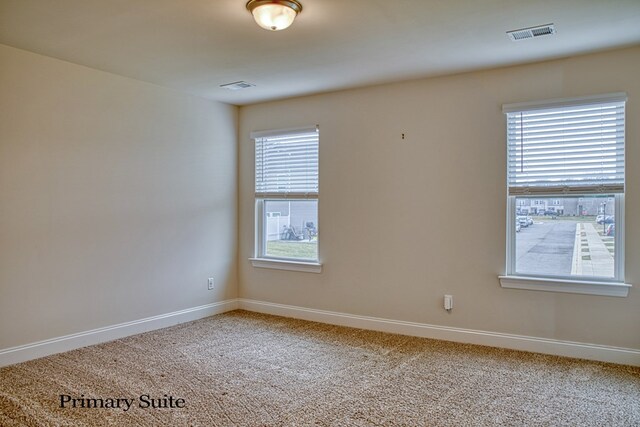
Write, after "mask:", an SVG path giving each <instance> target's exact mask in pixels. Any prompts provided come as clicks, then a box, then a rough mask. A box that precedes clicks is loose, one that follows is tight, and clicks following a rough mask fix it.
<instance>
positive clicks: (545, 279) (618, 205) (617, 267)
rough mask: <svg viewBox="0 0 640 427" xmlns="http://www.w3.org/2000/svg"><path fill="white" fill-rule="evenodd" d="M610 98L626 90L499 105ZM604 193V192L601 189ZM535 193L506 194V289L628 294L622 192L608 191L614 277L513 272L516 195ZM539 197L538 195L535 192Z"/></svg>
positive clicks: (622, 97) (512, 107)
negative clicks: (612, 202)
mask: <svg viewBox="0 0 640 427" xmlns="http://www.w3.org/2000/svg"><path fill="white" fill-rule="evenodd" d="M613 100H624V101H626V94H623V93H616V94H609V95H596V96H588V97H580V98H570V99H557V100H549V101H539V102H538V101H536V102H530V103H520V104H507V105H504V106H503V111H504V112H505V113H506V112H512V111H518V110H520V111H523V110H527V109H528V108H531V109H535V108H545V107H547V108H551V107H561V106H563V105H576V104H580V103H582V104H587V103H598V102H602V103H604V102H611V101H613ZM605 194H606V193H605ZM544 196H545V197H549V198H553V197H556V198H563V197H564V198H567V197H574V196H575V197H586V196H587V194H579V193H578V194H566V193H564V194H563V192H556V193H555V194H554V193H548V194H545V195H544ZM534 197H535V196H530V197H527V196H526V195H519V196H515V195H509V194H507V218H508V220H507V221H506V225H507V230H506V235H507V245H506V267H505V270H506V272H505V274H504V275H501V276H499V280H500V286H501V287H503V288H508V289H525V290H534V291H549V292H562V293H575V294H586V295H602V296H613V297H626V296H628V293H629V289H630V288H631V285H630V284H627V283H624V263H625V261H624V252H625V251H624V247H625V242H624V236H625V233H624V225H625V218H624V213H625V210H624V192H623V193H618V194H615V195H612V197H614V200H615V215H616V228H615V242H616V243H615V254H614V263H615V264H614V278H612V279H607V278H593V279H591V278H589V277H582V276H577V277H575V278H573V277H569V276H551V275H542V274H540V275H529V274H517V273H516V226H515V221H514V220H513V219H515V218H516V209H517V208H516V198H518V199H520V200H522V199H523V198H531V199H533V198H534ZM537 197H540V196H537Z"/></svg>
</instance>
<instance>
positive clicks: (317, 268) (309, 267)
mask: <svg viewBox="0 0 640 427" xmlns="http://www.w3.org/2000/svg"><path fill="white" fill-rule="evenodd" d="M249 261H251V265H253V266H254V267H258V268H273V269H275V270H289V271H302V272H305V273H322V264H320V263H317V262H313V261H289V260H282V259H269V258H249Z"/></svg>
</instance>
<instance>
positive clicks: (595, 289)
mask: <svg viewBox="0 0 640 427" xmlns="http://www.w3.org/2000/svg"><path fill="white" fill-rule="evenodd" d="M498 278H499V279H500V286H502V287H503V288H509V289H526V290H530V291H547V292H563V293H569V294H584V295H603V296H609V297H626V296H627V295H629V288H631V285H628V284H626V283H620V282H597V281H580V280H563V279H548V278H540V277H525V276H498Z"/></svg>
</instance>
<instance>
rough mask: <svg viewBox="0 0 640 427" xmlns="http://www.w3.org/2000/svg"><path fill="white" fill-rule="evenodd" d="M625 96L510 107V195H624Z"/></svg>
mask: <svg viewBox="0 0 640 427" xmlns="http://www.w3.org/2000/svg"><path fill="white" fill-rule="evenodd" d="M625 101H626V95H625V94H621V93H618V94H611V95H603V96H591V97H584V98H575V99H565V100H556V101H546V102H540V103H538V102H536V103H525V104H510V105H505V106H504V107H503V111H504V112H505V113H506V116H507V144H508V146H507V151H508V160H507V169H508V171H507V177H508V187H509V194H510V195H513V196H515V195H527V194H558V193H563V194H572V193H573V194H594V193H607V194H612V193H622V192H624V139H625V138H624V137H625V135H624V130H625V129H624V128H625V122H624V120H625Z"/></svg>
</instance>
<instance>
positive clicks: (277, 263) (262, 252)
mask: <svg viewBox="0 0 640 427" xmlns="http://www.w3.org/2000/svg"><path fill="white" fill-rule="evenodd" d="M314 128H315V129H316V131H317V130H318V126H317V125H315V126H307V127H301V128H290V129H279V130H273V131H260V132H252V133H251V135H250V137H251V140H252V141H255V139H256V138H263V137H268V136H274V135H282V134H287V133H295V132H299V131H307V130H311V129H314ZM254 166H255V165H254ZM285 200H290V201H305V200H316V201H318V211H319V193H318V194H304V195H300V194H296V195H287V194H278V195H271V194H269V195H264V196H261V195H258V194H256V195H255V236H254V257H252V258H249V261H250V262H251V265H252V266H254V267H258V268H270V269H275V270H288V271H298V272H307V273H321V272H322V264H321V262H320V239H318V241H317V245H318V246H317V253H318V259H315V260H314V259H298V258H295V259H293V258H283V257H272V256H268V255H266V242H265V233H264V227H265V223H266V220H267V217H266V213H265V209H264V205H265V202H269V201H285ZM319 222H320V220H319V218H318V223H319ZM316 227H319V224H316Z"/></svg>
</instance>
